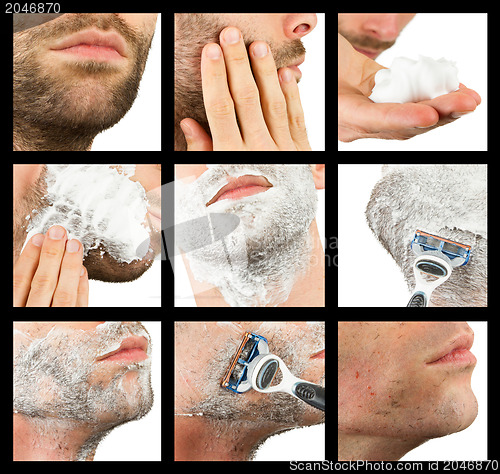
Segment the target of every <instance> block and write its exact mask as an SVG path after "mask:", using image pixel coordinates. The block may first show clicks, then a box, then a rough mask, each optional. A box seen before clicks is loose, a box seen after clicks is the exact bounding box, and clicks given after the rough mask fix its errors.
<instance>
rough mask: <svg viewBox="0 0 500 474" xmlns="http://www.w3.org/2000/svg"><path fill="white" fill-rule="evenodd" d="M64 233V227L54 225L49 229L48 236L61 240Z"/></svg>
mask: <svg viewBox="0 0 500 474" xmlns="http://www.w3.org/2000/svg"><path fill="white" fill-rule="evenodd" d="M65 233H66V231H65V230H64V227H61V226H60V225H55V226H53V227H51V228H50V229H49V237H50V238H51V239H53V240H61V239H62V238H63V237H64V234H65Z"/></svg>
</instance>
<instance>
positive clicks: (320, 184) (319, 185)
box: [310, 165, 325, 189]
mask: <svg viewBox="0 0 500 474" xmlns="http://www.w3.org/2000/svg"><path fill="white" fill-rule="evenodd" d="M310 166H311V171H312V174H313V179H314V184H315V185H316V189H325V165H310Z"/></svg>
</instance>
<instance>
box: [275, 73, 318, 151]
mask: <svg viewBox="0 0 500 474" xmlns="http://www.w3.org/2000/svg"><path fill="white" fill-rule="evenodd" d="M279 78H280V85H281V90H282V91H283V95H284V96H285V100H286V108H287V114H288V127H289V129H290V134H291V136H292V140H293V141H294V143H295V145H296V147H297V148H298V150H299V151H310V150H311V146H310V145H309V140H308V138H307V131H306V124H305V120H304V111H303V110H302V104H301V103H300V95H299V88H298V86H297V81H296V80H295V78H294V76H293V72H292V70H291V69H288V68H281V69H280V70H279Z"/></svg>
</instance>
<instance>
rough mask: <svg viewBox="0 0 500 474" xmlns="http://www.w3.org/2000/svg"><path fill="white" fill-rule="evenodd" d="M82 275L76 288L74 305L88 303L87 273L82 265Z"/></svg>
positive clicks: (86, 304) (85, 304)
mask: <svg viewBox="0 0 500 474" xmlns="http://www.w3.org/2000/svg"><path fill="white" fill-rule="evenodd" d="M82 270H83V275H81V276H80V282H79V284H78V290H77V293H76V304H75V306H76V307H87V306H88V305H89V274H88V273H87V269H86V268H85V267H84V266H83V265H82Z"/></svg>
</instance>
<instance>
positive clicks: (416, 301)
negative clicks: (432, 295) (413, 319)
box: [406, 291, 427, 308]
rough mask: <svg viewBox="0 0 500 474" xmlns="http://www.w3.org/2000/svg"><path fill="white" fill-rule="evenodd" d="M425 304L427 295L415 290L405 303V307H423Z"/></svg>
mask: <svg viewBox="0 0 500 474" xmlns="http://www.w3.org/2000/svg"><path fill="white" fill-rule="evenodd" d="M425 306H427V295H426V294H425V293H424V292H422V291H416V292H415V293H414V294H413V296H412V297H411V298H410V301H409V302H408V304H407V305H406V307H407V308H408V307H410V308H423V307H425Z"/></svg>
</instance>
